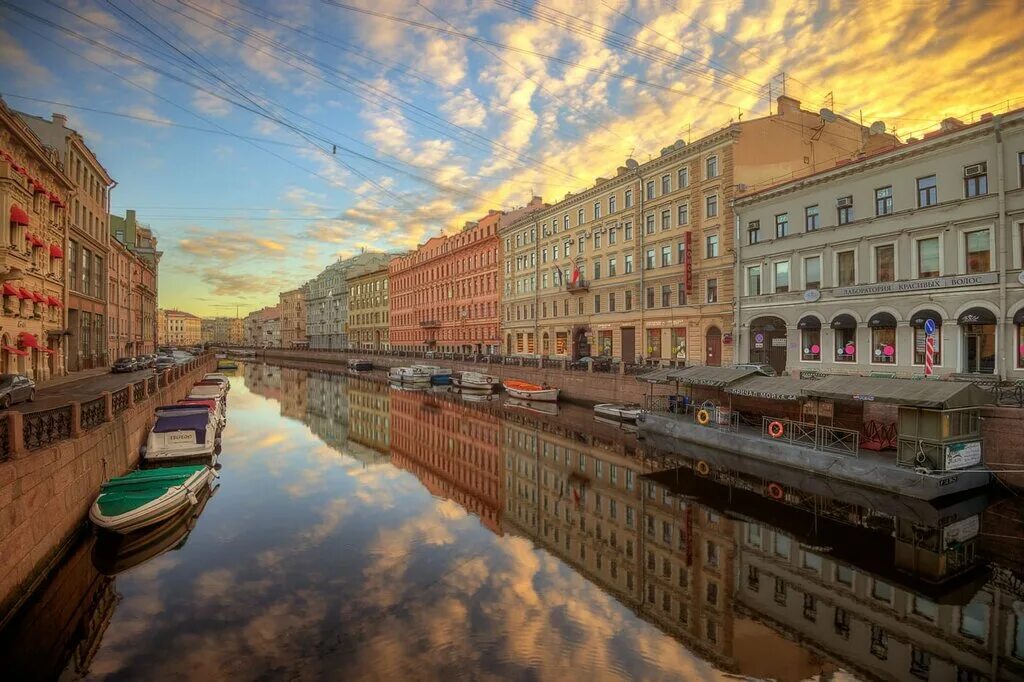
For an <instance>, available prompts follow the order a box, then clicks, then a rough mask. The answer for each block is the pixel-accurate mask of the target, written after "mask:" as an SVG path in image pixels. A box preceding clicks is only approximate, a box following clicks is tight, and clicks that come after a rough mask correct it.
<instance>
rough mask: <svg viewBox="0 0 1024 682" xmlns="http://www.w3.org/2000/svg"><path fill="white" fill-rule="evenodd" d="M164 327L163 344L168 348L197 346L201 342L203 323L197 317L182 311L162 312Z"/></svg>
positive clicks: (170, 310)
mask: <svg viewBox="0 0 1024 682" xmlns="http://www.w3.org/2000/svg"><path fill="white" fill-rule="evenodd" d="M162 312H163V318H164V323H165V325H166V329H165V330H164V342H165V343H166V344H167V345H168V346H197V345H199V344H200V343H202V340H203V335H202V331H203V323H202V320H200V319H199V317H198V316H196V315H193V314H192V313H187V312H185V311H184V310H174V309H169V310H164V311H162Z"/></svg>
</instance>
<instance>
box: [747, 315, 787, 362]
mask: <svg viewBox="0 0 1024 682" xmlns="http://www.w3.org/2000/svg"><path fill="white" fill-rule="evenodd" d="M750 362H752V363H756V364H759V365H771V366H772V369H774V370H775V373H776V374H780V375H781V374H783V373H784V372H785V371H786V323H785V321H783V320H780V319H779V318H777V317H759V318H757V319H755V320H754V321H753V322H751V323H750Z"/></svg>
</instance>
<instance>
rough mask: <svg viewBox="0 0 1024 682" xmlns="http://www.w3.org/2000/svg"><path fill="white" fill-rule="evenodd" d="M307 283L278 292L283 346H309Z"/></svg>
mask: <svg viewBox="0 0 1024 682" xmlns="http://www.w3.org/2000/svg"><path fill="white" fill-rule="evenodd" d="M306 295H307V291H306V285H302V286H301V287H298V288H296V289H292V290H291V291H283V292H281V293H280V294H278V305H277V307H278V309H279V310H280V311H281V348H309V339H307V338H306Z"/></svg>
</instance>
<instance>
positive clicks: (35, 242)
mask: <svg viewBox="0 0 1024 682" xmlns="http://www.w3.org/2000/svg"><path fill="white" fill-rule="evenodd" d="M29 241H30V242H32V246H39V247H43V246H46V242H44V241H43V240H42V239H40V238H39V237H38V236H37V235H32V237H31V239H29Z"/></svg>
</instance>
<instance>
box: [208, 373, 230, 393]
mask: <svg viewBox="0 0 1024 682" xmlns="http://www.w3.org/2000/svg"><path fill="white" fill-rule="evenodd" d="M211 381H212V382H214V383H217V384H220V386H222V387H223V388H224V391H225V392H227V391H230V390H231V380H230V379H228V378H227V376H226V375H224V374H221V373H220V372H210V373H209V374H206V375H204V376H203V380H202V381H201V382H200V383H203V384H205V383H208V382H211Z"/></svg>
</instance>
